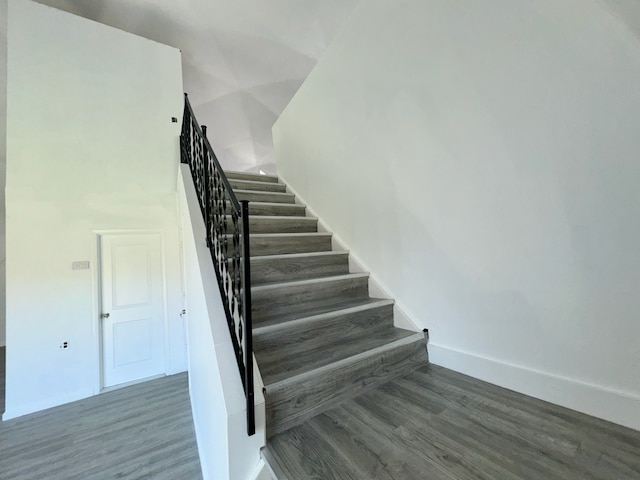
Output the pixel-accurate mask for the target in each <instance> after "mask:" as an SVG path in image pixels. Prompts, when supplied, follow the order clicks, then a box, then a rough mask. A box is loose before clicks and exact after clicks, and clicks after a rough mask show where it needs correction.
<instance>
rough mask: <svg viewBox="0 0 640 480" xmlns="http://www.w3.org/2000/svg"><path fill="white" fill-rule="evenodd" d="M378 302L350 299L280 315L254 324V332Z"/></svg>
mask: <svg viewBox="0 0 640 480" xmlns="http://www.w3.org/2000/svg"><path fill="white" fill-rule="evenodd" d="M379 300H380V299H379V298H367V299H355V300H354V299H351V300H348V301H345V302H341V303H335V304H332V305H330V306H326V305H325V306H322V307H317V308H310V309H308V310H305V311H304V312H300V313H297V314H291V315H281V316H280V317H279V318H273V319H269V320H264V321H262V322H260V323H259V326H258V324H254V325H255V327H254V331H255V330H256V329H258V328H260V329H262V328H275V327H276V326H279V325H280V324H282V323H288V322H296V321H302V320H305V319H308V318H310V317H315V316H324V315H326V316H331V315H336V314H338V313H339V312H340V311H342V310H345V309H349V308H354V307H360V306H363V305H368V304H371V303H376V302H377V301H379Z"/></svg>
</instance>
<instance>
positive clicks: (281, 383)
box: [258, 328, 425, 392]
mask: <svg viewBox="0 0 640 480" xmlns="http://www.w3.org/2000/svg"><path fill="white" fill-rule="evenodd" d="M394 330H398V331H399V332H401V334H400V335H398V336H397V337H396V338H393V339H391V338H389V339H388V340H387V341H384V342H380V343H379V344H378V345H376V346H372V347H371V348H367V349H364V350H362V349H360V351H359V352H357V353H355V354H352V355H349V356H347V357H344V358H341V359H337V360H335V361H331V362H326V363H322V364H321V365H318V366H315V367H313V368H303V369H300V370H299V371H296V372H293V373H290V374H287V375H283V376H282V378H279V379H277V380H276V379H273V378H269V377H267V379H266V380H265V379H264V378H263V382H264V384H265V388H266V389H267V392H268V391H269V390H270V389H281V388H287V387H288V386H289V385H291V384H294V383H296V382H298V381H301V380H308V379H310V378H313V377H314V376H315V375H319V374H326V373H327V372H330V371H331V370H334V369H341V368H345V366H346V367H348V366H349V364H350V363H352V362H357V361H359V360H362V359H363V358H368V357H375V356H377V355H380V354H381V353H382V352H384V351H385V350H391V349H394V348H398V347H402V346H404V345H410V344H414V343H424V341H425V339H424V334H423V333H422V332H410V331H408V330H401V329H399V328H398V329H394ZM258 363H259V362H258Z"/></svg>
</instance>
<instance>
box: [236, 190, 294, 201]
mask: <svg viewBox="0 0 640 480" xmlns="http://www.w3.org/2000/svg"><path fill="white" fill-rule="evenodd" d="M233 192H234V193H236V194H243V193H246V194H250V195H252V194H257V193H264V194H265V195H269V196H273V197H274V198H276V197H295V195H294V194H293V193H289V192H265V191H261V190H244V189H242V188H234V189H233ZM263 203H264V202H263Z"/></svg>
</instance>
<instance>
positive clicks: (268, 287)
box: [251, 272, 369, 293]
mask: <svg viewBox="0 0 640 480" xmlns="http://www.w3.org/2000/svg"><path fill="white" fill-rule="evenodd" d="M368 277H369V273H368V272H362V273H347V274H345V275H332V276H330V277H318V278H307V279H304V280H291V281H285V282H275V283H269V284H266V285H257V286H255V287H253V288H252V289H251V292H252V293H254V292H262V291H265V290H273V289H276V288H287V287H293V286H298V285H312V284H319V283H328V282H335V281H340V280H349V279H352V280H355V279H358V278H368Z"/></svg>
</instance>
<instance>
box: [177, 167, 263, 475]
mask: <svg viewBox="0 0 640 480" xmlns="http://www.w3.org/2000/svg"><path fill="white" fill-rule="evenodd" d="M178 198H179V204H180V217H181V222H182V239H183V240H182V241H183V248H184V268H185V283H186V309H187V319H188V320H187V327H188V328H187V335H188V339H189V393H190V397H191V410H192V412H193V420H194V424H195V430H196V438H197V440H198V452H199V454H200V464H201V466H202V473H203V477H204V479H205V480H209V479H211V480H214V479H223V478H229V479H237V480H249V479H252V478H255V477H256V475H258V472H259V470H260V464H261V460H260V448H262V447H263V446H264V444H265V405H264V397H263V395H262V383H261V381H260V377H259V375H260V374H259V372H258V371H257V367H256V369H255V372H256V382H255V385H256V386H255V404H256V409H255V412H256V433H255V434H254V435H253V436H251V437H249V436H247V433H246V432H247V423H246V412H247V409H246V403H245V396H244V391H243V388H242V382H241V380H240V375H239V373H238V366H237V364H236V361H235V353H234V351H233V345H232V343H231V336H230V335H229V328H228V326H227V321H226V316H225V313H224V307H223V305H222V301H221V298H220V293H219V290H218V285H217V281H216V274H215V271H214V268H213V263H212V261H211V253H210V252H209V249H208V248H207V246H206V240H205V239H206V230H205V226H204V221H203V219H202V213H201V212H200V207H199V206H198V200H197V197H196V193H195V189H194V187H193V181H192V180H191V174H190V172H189V167H188V166H187V165H182V166H181V173H180V175H179V178H178ZM259 478H264V477H259Z"/></svg>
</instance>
